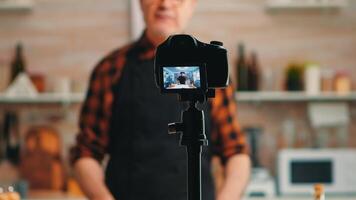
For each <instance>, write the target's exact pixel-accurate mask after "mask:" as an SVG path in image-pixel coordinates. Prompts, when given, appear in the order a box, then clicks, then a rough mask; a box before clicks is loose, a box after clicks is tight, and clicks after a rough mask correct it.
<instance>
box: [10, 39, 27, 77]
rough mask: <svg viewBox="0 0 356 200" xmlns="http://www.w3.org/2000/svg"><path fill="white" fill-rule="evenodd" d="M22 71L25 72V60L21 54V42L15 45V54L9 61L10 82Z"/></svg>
mask: <svg viewBox="0 0 356 200" xmlns="http://www.w3.org/2000/svg"><path fill="white" fill-rule="evenodd" d="M22 72H26V62H25V59H24V55H23V46H22V44H21V43H18V44H17V45H16V50H15V56H14V59H13V60H12V62H11V77H10V78H11V79H10V82H12V81H14V79H15V78H16V77H17V76H18V75H19V74H20V73H22Z"/></svg>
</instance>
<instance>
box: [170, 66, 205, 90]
mask: <svg viewBox="0 0 356 200" xmlns="http://www.w3.org/2000/svg"><path fill="white" fill-rule="evenodd" d="M163 80H164V88H165V89H196V88H200V87H201V83H200V69H199V66H184V67H181V66H180V67H163Z"/></svg>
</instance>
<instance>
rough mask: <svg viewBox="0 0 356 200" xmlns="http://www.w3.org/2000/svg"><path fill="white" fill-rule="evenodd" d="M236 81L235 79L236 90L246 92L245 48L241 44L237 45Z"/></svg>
mask: <svg viewBox="0 0 356 200" xmlns="http://www.w3.org/2000/svg"><path fill="white" fill-rule="evenodd" d="M236 79H237V87H236V88H237V90H238V91H246V90H248V69H247V65H246V59H245V46H244V44H243V43H240V44H239V45H238V58H237V64H236Z"/></svg>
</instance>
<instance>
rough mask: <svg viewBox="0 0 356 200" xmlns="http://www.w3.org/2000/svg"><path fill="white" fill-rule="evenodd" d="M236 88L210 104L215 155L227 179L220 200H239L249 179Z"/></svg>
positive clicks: (218, 92)
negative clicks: (238, 117) (235, 95)
mask: <svg viewBox="0 0 356 200" xmlns="http://www.w3.org/2000/svg"><path fill="white" fill-rule="evenodd" d="M234 91H235V90H234V88H233V87H231V86H229V87H227V88H226V89H219V90H216V95H215V99H213V100H212V102H211V115H212V123H211V125H212V133H211V134H212V135H211V137H212V138H211V139H212V144H213V153H215V154H216V155H218V156H219V157H220V159H221V160H222V161H223V165H224V172H225V173H224V175H225V179H224V181H223V184H222V187H221V188H219V191H218V194H217V199H218V200H239V199H240V197H241V196H242V194H243V192H244V189H245V187H246V185H247V182H248V180H249V176H250V165H251V164H250V158H249V155H248V146H247V142H246V137H245V135H244V133H243V132H242V131H241V128H240V126H239V124H238V121H237V106H236V102H235V97H234V94H235V93H234Z"/></svg>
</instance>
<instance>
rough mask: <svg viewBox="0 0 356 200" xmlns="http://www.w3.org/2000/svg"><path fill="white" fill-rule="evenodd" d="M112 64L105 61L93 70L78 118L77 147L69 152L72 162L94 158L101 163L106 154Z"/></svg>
mask: <svg viewBox="0 0 356 200" xmlns="http://www.w3.org/2000/svg"><path fill="white" fill-rule="evenodd" d="M110 66H111V64H110V62H109V61H108V60H104V61H102V62H100V63H99V64H98V65H97V66H96V67H95V69H94V71H93V73H92V75H91V77H90V82H89V88H88V92H87V95H86V98H85V101H84V103H83V105H82V109H81V112H80V117H79V133H78V135H77V137H76V144H75V146H74V147H73V148H72V149H71V150H70V162H71V164H74V163H75V162H76V161H77V160H78V159H79V158H82V157H92V158H94V159H96V160H98V161H99V162H101V161H102V160H103V158H104V156H105V154H106V153H107V147H108V134H109V133H108V131H109V122H110V118H111V112H112V111H111V106H112V101H113V92H112V87H111V82H112V78H111V76H110V74H111V73H110Z"/></svg>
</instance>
